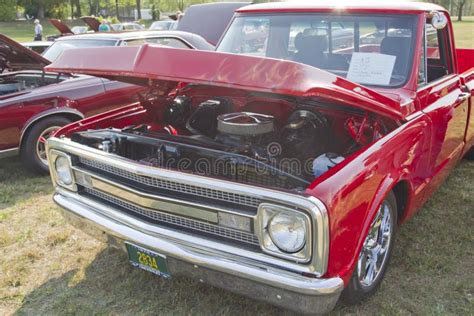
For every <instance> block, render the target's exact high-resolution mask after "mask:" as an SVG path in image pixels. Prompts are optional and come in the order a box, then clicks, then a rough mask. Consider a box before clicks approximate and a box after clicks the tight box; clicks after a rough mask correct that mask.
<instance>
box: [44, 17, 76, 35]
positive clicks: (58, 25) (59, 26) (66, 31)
mask: <svg viewBox="0 0 474 316" xmlns="http://www.w3.org/2000/svg"><path fill="white" fill-rule="evenodd" d="M49 23H51V24H52V25H53V26H54V27H55V28H57V29H58V31H59V32H60V33H61V35H66V34H68V35H69V34H74V32H73V31H72V30H71V29H70V28H69V26H67V25H66V24H64V23H63V22H61V20H58V19H49Z"/></svg>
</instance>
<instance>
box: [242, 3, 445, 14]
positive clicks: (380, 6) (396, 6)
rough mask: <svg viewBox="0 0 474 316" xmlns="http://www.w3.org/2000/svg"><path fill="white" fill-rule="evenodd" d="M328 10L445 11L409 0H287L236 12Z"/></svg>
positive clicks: (250, 6)
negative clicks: (380, 0) (286, 0)
mask: <svg viewBox="0 0 474 316" xmlns="http://www.w3.org/2000/svg"><path fill="white" fill-rule="evenodd" d="M328 11H337V12H344V11H358V12H384V13H390V12H393V13H395V12H396V13H419V12H426V11H446V9H444V8H443V7H441V6H439V5H436V4H433V3H428V2H410V1H400V0H399V1H394V0H390V1H382V2H379V1H368V0H362V1H354V0H332V1H311V2H310V1H289V2H270V3H260V4H252V5H248V6H245V7H242V8H240V9H237V10H236V12H238V13H262V12H328Z"/></svg>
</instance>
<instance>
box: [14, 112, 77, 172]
mask: <svg viewBox="0 0 474 316" xmlns="http://www.w3.org/2000/svg"><path fill="white" fill-rule="evenodd" d="M71 122H72V121H71V120H70V119H68V118H66V117H64V116H50V117H47V118H45V119H42V120H40V121H38V122H36V123H34V125H33V126H32V127H31V128H30V130H29V131H28V132H27V134H26V135H25V138H24V140H23V142H22V146H21V150H20V156H21V161H22V163H23V164H24V165H25V166H26V167H27V168H28V169H29V170H30V171H32V172H35V173H39V174H48V173H49V168H48V165H47V164H45V162H44V159H43V160H42V159H41V158H40V156H39V154H38V150H37V146H38V141H39V139H40V136H42V135H43V133H44V132H45V131H48V129H52V128H53V127H63V126H65V125H67V124H69V123H71Z"/></svg>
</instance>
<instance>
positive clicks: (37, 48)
mask: <svg viewBox="0 0 474 316" xmlns="http://www.w3.org/2000/svg"><path fill="white" fill-rule="evenodd" d="M52 44H53V42H48V41H34V42H25V43H21V45H23V46H25V47H26V48H28V49H31V50H32V51H34V52H35V53H38V54H42V53H44V51H45V50H46V49H48V47H49V46H51V45H52Z"/></svg>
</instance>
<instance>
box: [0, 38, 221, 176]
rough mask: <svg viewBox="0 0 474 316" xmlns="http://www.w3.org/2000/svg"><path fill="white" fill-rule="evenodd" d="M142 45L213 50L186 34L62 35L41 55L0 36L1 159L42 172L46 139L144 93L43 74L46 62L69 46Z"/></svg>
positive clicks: (67, 75) (102, 81)
mask: <svg viewBox="0 0 474 316" xmlns="http://www.w3.org/2000/svg"><path fill="white" fill-rule="evenodd" d="M143 43H154V44H159V45H164V46H171V47H178V48H182V49H196V48H197V49H214V47H213V46H212V45H210V44H209V43H208V42H207V41H206V40H205V39H203V38H202V37H200V36H198V35H194V34H190V33H185V32H171V31H167V32H144V33H143V32H127V33H121V34H120V33H117V34H83V35H76V36H66V37H61V38H58V39H57V40H56V41H55V42H54V44H52V46H51V47H50V48H49V49H48V50H47V51H46V52H45V53H44V56H41V55H38V54H36V53H35V52H33V51H31V50H29V49H27V48H25V47H23V46H22V45H21V44H19V43H17V42H15V41H13V40H12V39H10V38H8V37H6V36H4V35H1V34H0V158H3V157H8V156H12V155H16V154H20V156H21V159H22V161H23V163H24V164H25V166H27V167H29V168H30V169H31V170H34V171H37V172H40V173H46V172H48V165H47V160H46V151H45V140H46V139H47V138H48V137H49V136H50V135H51V133H52V132H53V131H55V130H56V129H58V128H59V127H62V126H64V125H66V124H68V123H71V122H72V121H77V120H79V119H82V118H84V117H89V116H91V115H95V114H98V113H101V112H104V111H106V110H110V109H113V108H116V107H119V106H123V105H125V104H129V103H132V102H136V101H137V100H138V99H137V97H138V93H143V92H144V91H145V90H146V88H143V87H140V86H136V85H130V84H125V83H122V82H116V81H110V80H106V79H100V78H94V77H90V76H80V75H73V74H71V73H69V72H61V73H60V74H59V73H50V72H43V70H42V69H43V67H44V66H46V65H48V64H49V63H50V61H51V60H54V59H56V58H57V56H59V55H60V53H62V52H63V51H64V50H67V49H70V48H74V47H90V46H107V45H111V46H112V45H121V46H133V45H141V44H143ZM111 56H112V58H115V56H113V55H111ZM118 58H122V57H118ZM109 59H110V56H109ZM119 61H122V59H120V60H119Z"/></svg>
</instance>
